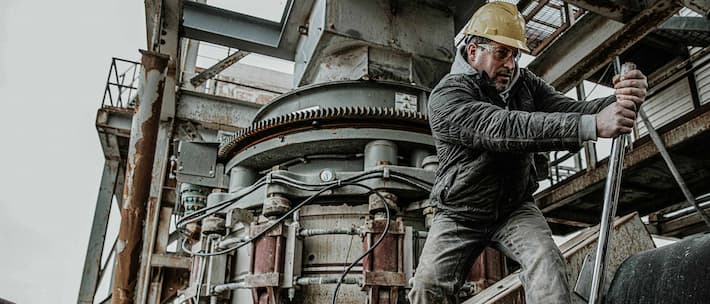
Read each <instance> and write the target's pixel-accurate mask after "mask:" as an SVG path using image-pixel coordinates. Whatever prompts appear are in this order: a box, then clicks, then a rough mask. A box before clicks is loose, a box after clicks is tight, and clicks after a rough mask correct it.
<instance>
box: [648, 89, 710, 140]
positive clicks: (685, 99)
mask: <svg viewBox="0 0 710 304" xmlns="http://www.w3.org/2000/svg"><path fill="white" fill-rule="evenodd" d="M709 80H710V79H709ZM709 93H710V92H709ZM643 108H644V111H646V115H648V118H649V120H650V121H651V123H652V124H653V127H654V128H656V129H658V128H660V127H662V126H663V125H665V124H667V123H669V122H671V121H673V120H675V119H677V118H678V117H680V116H682V115H683V114H686V113H688V112H690V111H692V110H693V101H692V99H691V97H690V85H689V84H688V78H681V79H680V80H679V81H678V82H676V83H675V84H673V85H672V86H670V87H668V88H666V89H665V90H663V91H661V92H660V93H658V94H656V95H655V96H653V97H651V98H650V99H648V100H646V102H645V103H644V106H643ZM636 126H637V128H638V132H639V137H640V136H644V135H646V134H648V131H647V130H646V126H645V125H644V124H643V122H642V121H641V118H640V117H639V118H638V119H637V120H636Z"/></svg>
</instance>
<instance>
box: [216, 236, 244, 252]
mask: <svg viewBox="0 0 710 304" xmlns="http://www.w3.org/2000/svg"><path fill="white" fill-rule="evenodd" d="M248 241H249V237H246V236H242V237H238V238H229V239H225V240H222V241H221V242H219V244H218V245H217V248H219V249H220V250H224V249H228V248H231V247H232V246H233V245H236V244H241V243H246V242H248Z"/></svg>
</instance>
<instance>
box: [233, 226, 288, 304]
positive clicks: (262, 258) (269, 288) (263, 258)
mask: <svg viewBox="0 0 710 304" xmlns="http://www.w3.org/2000/svg"><path fill="white" fill-rule="evenodd" d="M269 226H271V222H266V223H263V224H254V225H252V229H251V230H250V233H251V237H252V238H253V237H254V236H255V235H256V234H258V233H260V232H262V231H263V230H265V229H267V228H268V227H269ZM286 233H287V229H286V227H284V225H283V224H279V225H277V226H276V227H274V228H273V229H271V230H269V232H267V233H266V234H265V235H264V236H262V237H260V238H258V239H256V240H255V241H254V245H253V246H252V254H251V263H250V274H249V275H247V276H246V277H245V279H244V281H245V283H246V284H247V286H249V287H251V292H252V300H253V301H254V303H259V304H267V303H268V304H277V303H279V302H278V299H279V298H280V294H281V290H280V288H279V287H278V286H279V284H280V283H281V280H282V275H283V274H282V273H283V267H284V266H283V263H284V249H285V243H286Z"/></svg>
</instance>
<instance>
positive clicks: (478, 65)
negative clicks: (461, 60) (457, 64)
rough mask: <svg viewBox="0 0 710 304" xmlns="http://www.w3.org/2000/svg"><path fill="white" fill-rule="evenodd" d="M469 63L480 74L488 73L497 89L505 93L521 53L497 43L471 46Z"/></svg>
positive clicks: (468, 50)
mask: <svg viewBox="0 0 710 304" xmlns="http://www.w3.org/2000/svg"><path fill="white" fill-rule="evenodd" d="M466 51H467V52H468V58H469V63H470V64H471V66H472V67H473V68H474V69H476V70H478V71H479V72H486V73H487V74H488V77H489V78H490V79H491V80H492V81H493V84H494V85H495V87H496V89H497V90H498V91H499V92H503V91H504V90H505V89H506V88H507V87H508V85H509V84H510V82H511V81H512V78H513V73H514V72H515V65H516V62H517V60H518V58H519V56H520V51H519V50H518V49H515V48H511V47H509V46H505V45H502V44H500V43H497V42H490V43H486V44H469V45H468V47H467V49H466Z"/></svg>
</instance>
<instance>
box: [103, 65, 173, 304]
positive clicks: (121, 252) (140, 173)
mask: <svg viewBox="0 0 710 304" xmlns="http://www.w3.org/2000/svg"><path fill="white" fill-rule="evenodd" d="M141 54H142V55H143V56H142V59H141V64H142V66H143V69H142V71H141V84H142V86H141V89H140V93H139V101H140V104H139V106H138V107H137V108H136V114H134V116H133V124H132V127H131V139H130V145H129V153H128V163H127V166H126V178H125V188H124V197H123V203H122V205H121V224H120V228H119V234H118V243H117V247H116V251H117V254H116V270H115V272H114V287H113V298H112V303H133V298H134V294H133V286H135V285H134V284H135V281H136V278H137V273H138V266H139V260H138V257H139V255H140V249H141V234H142V232H143V221H144V220H145V213H146V202H147V200H148V196H149V194H150V180H151V176H152V175H151V174H152V167H153V157H154V156H155V143H156V140H157V135H158V124H159V120H160V111H161V106H162V97H163V96H162V93H163V88H164V85H165V74H164V71H165V68H166V67H167V64H168V59H169V58H168V57H167V56H164V55H161V54H158V53H154V52H150V51H141Z"/></svg>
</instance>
